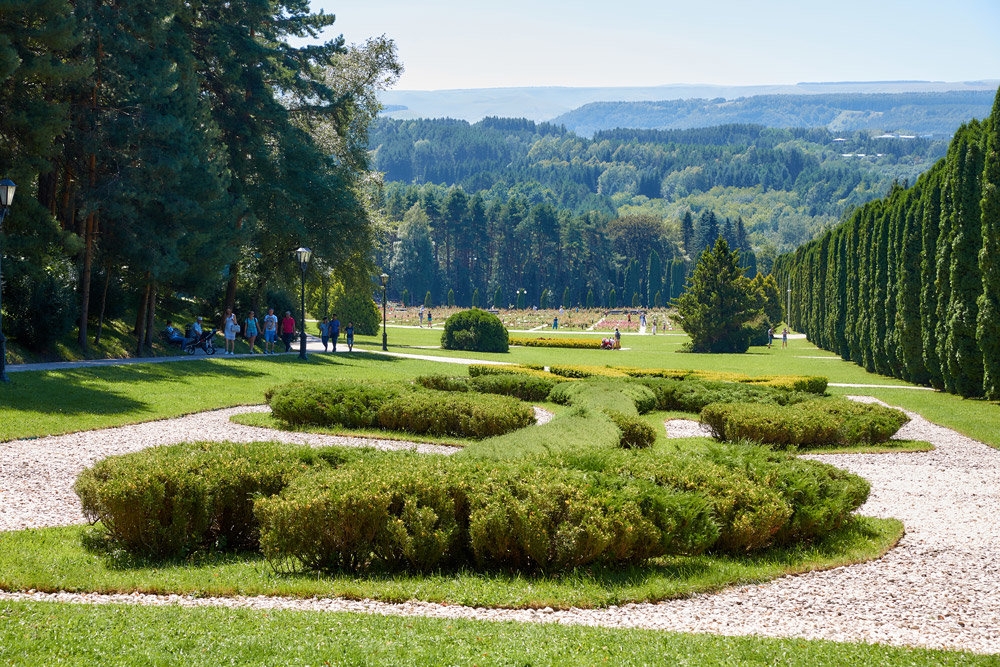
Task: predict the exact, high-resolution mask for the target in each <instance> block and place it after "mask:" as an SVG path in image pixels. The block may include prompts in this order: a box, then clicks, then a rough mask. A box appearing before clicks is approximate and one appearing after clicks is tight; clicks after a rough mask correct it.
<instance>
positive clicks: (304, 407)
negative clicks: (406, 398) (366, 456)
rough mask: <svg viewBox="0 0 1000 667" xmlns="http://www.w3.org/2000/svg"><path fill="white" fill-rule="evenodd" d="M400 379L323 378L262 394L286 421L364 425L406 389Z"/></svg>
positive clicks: (276, 415) (276, 413)
mask: <svg viewBox="0 0 1000 667" xmlns="http://www.w3.org/2000/svg"><path fill="white" fill-rule="evenodd" d="M407 390H408V388H407V387H406V386H405V385H403V384H399V383H393V384H390V383H379V382H365V383H360V382H351V381H346V380H322V381H317V382H298V383H293V384H288V385H283V386H280V387H276V388H273V389H271V390H270V391H269V392H268V393H267V394H265V398H266V399H267V402H268V403H269V404H270V405H271V412H272V413H273V414H274V416H275V418H277V419H280V420H281V421H283V422H285V423H287V424H311V425H315V426H337V425H339V426H347V427H353V428H367V427H371V426H375V425H377V424H378V421H379V410H380V409H381V408H382V406H383V405H384V404H385V403H386V402H387V401H389V400H391V399H393V398H396V397H397V396H399V395H400V394H402V393H404V392H406V391H407Z"/></svg>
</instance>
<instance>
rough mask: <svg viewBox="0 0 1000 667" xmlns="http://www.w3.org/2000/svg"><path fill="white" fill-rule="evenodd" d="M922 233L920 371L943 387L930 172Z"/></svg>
mask: <svg viewBox="0 0 1000 667" xmlns="http://www.w3.org/2000/svg"><path fill="white" fill-rule="evenodd" d="M923 200H924V202H923V209H924V217H923V229H922V231H921V233H922V236H921V250H922V253H921V260H920V331H921V335H922V348H923V357H924V369H925V370H926V371H927V381H928V383H930V385H931V386H932V387H935V388H937V389H940V388H941V387H943V386H944V381H943V380H942V378H941V362H940V358H939V357H938V353H937V348H938V346H937V327H936V326H935V325H936V322H937V287H936V276H937V245H938V232H939V226H940V224H941V182H940V172H933V173H931V174H930V177H929V178H928V183H927V188H926V189H925V190H924V196H923Z"/></svg>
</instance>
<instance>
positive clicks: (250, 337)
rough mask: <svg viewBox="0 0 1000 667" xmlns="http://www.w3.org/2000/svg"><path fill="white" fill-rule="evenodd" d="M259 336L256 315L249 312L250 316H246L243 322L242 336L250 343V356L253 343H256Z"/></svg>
mask: <svg viewBox="0 0 1000 667" xmlns="http://www.w3.org/2000/svg"><path fill="white" fill-rule="evenodd" d="M259 334H260V325H259V324H258V322H257V315H256V314H254V312H253V311H252V310H251V311H250V314H249V315H247V319H246V321H245V322H243V335H244V336H246V337H247V342H249V343H250V354H253V353H254V351H253V346H254V343H256V342H257V336H258V335H259Z"/></svg>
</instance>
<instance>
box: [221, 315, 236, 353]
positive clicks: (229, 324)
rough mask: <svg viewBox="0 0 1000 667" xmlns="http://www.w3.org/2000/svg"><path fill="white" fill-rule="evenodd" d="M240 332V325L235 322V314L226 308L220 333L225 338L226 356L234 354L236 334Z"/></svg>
mask: <svg viewBox="0 0 1000 667" xmlns="http://www.w3.org/2000/svg"><path fill="white" fill-rule="evenodd" d="M239 332H240V325H239V323H238V322H237V321H236V313H234V312H233V311H232V310H231V309H229V308H226V317H225V318H224V319H223V320H222V333H223V336H225V338H226V352H225V353H226V354H236V334H238V333H239Z"/></svg>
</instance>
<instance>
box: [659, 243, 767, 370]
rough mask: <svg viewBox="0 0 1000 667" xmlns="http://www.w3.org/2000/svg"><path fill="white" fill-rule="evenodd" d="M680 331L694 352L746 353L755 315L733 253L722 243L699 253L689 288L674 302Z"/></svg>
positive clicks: (747, 287) (751, 298)
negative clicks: (689, 342) (683, 333)
mask: <svg viewBox="0 0 1000 667" xmlns="http://www.w3.org/2000/svg"><path fill="white" fill-rule="evenodd" d="M677 312H678V316H679V318H680V323H681V327H682V328H683V329H684V331H685V332H686V333H687V334H688V335H689V336H691V346H692V349H693V351H695V352H746V351H747V350H748V349H749V347H750V332H749V330H748V329H747V327H746V323H747V322H749V321H750V320H751V319H752V318H753V317H754V316H755V315H756V313H757V311H756V310H755V309H754V298H753V294H752V292H751V288H750V281H749V280H748V279H747V278H746V276H744V275H743V269H742V267H741V266H740V263H739V256H738V255H737V253H736V252H734V251H730V250H729V245H728V244H727V243H726V242H725V240H723V239H718V240H717V241H716V243H715V247H714V248H713V249H711V250H706V251H705V252H704V253H702V255H701V257H700V258H699V260H698V264H697V266H696V267H695V270H694V273H693V274H692V276H691V286H690V287H689V288H688V290H687V292H685V293H684V295H683V296H681V297H680V298H679V299H677Z"/></svg>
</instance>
